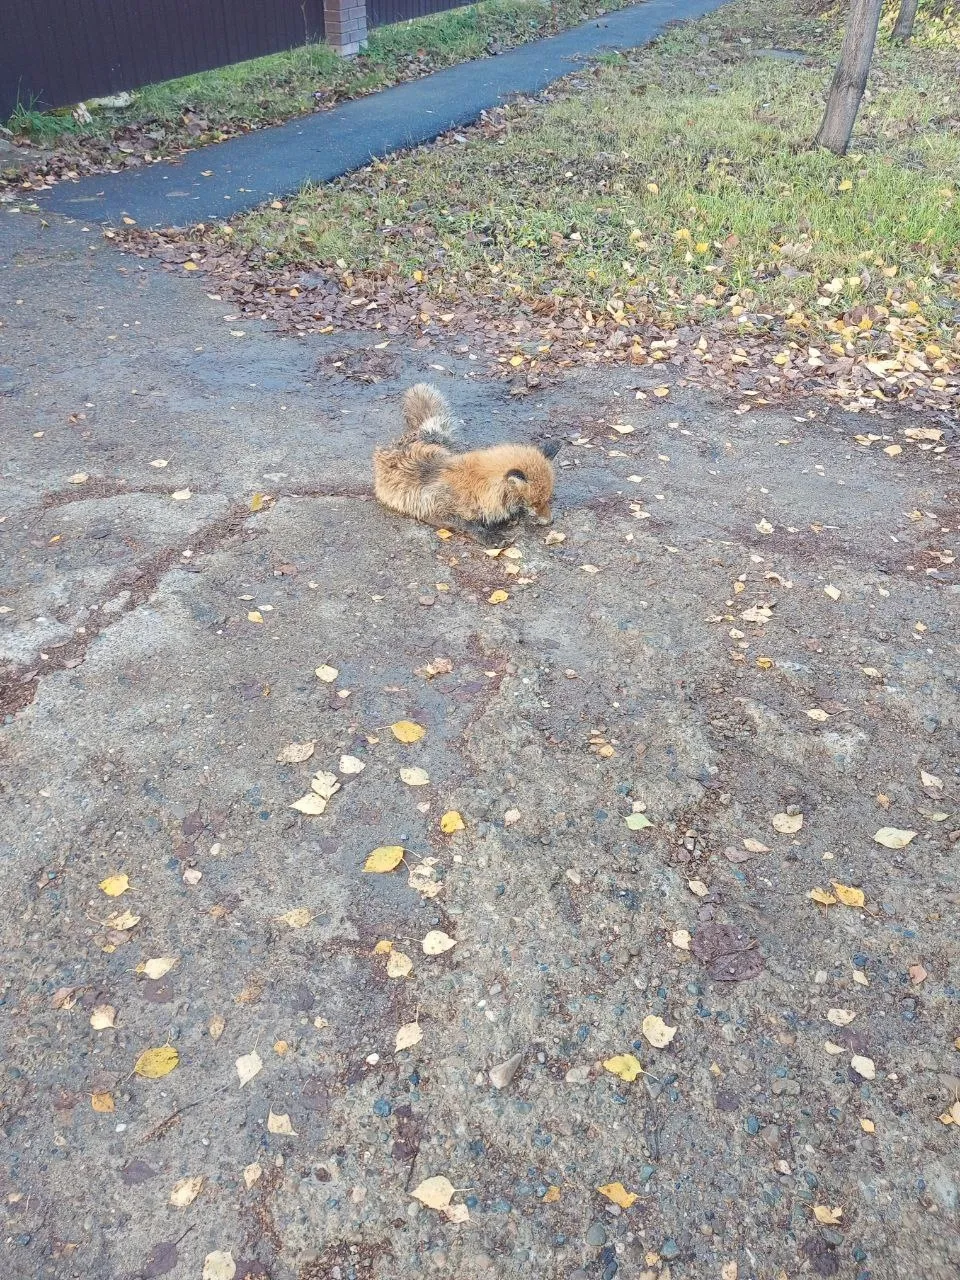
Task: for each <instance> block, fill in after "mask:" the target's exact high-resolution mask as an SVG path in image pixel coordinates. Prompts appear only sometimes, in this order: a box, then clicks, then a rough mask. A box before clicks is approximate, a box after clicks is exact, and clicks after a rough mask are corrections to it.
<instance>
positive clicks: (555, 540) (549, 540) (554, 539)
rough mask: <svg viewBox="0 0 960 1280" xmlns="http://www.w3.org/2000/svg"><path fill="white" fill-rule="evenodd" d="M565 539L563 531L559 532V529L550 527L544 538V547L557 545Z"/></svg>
mask: <svg viewBox="0 0 960 1280" xmlns="http://www.w3.org/2000/svg"><path fill="white" fill-rule="evenodd" d="M566 540H567V535H566V534H565V533H561V532H560V531H559V529H551V530H550V532H549V533H548V534H547V536H546V537H545V538H544V540H543V545H544V546H545V547H558V546H559V545H560V543H561V542H566Z"/></svg>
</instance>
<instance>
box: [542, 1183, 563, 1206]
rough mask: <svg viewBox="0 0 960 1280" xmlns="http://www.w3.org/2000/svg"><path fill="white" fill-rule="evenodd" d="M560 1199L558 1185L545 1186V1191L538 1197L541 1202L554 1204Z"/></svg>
mask: <svg viewBox="0 0 960 1280" xmlns="http://www.w3.org/2000/svg"><path fill="white" fill-rule="evenodd" d="M559 1199H560V1188H559V1187H547V1189H546V1192H545V1193H544V1194H543V1195H542V1196H541V1197H540V1203H541V1204H556V1203H557V1201H558V1200H559Z"/></svg>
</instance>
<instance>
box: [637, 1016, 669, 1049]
mask: <svg viewBox="0 0 960 1280" xmlns="http://www.w3.org/2000/svg"><path fill="white" fill-rule="evenodd" d="M640 1030H641V1031H642V1032H643V1038H644V1040H646V1041H647V1043H648V1044H652V1045H653V1047H654V1048H655V1049H665V1048H666V1047H667V1045H668V1044H669V1043H670V1041H671V1040H672V1039H673V1037H674V1036H675V1035H676V1034H677V1030H678V1028H677V1027H671V1026H668V1025H667V1023H666V1022H664V1020H663V1019H662V1018H660V1017H658V1016H657V1015H656V1014H654V1013H648V1014H647V1016H646V1017H645V1018H644V1020H643V1023H642V1024H641V1027H640Z"/></svg>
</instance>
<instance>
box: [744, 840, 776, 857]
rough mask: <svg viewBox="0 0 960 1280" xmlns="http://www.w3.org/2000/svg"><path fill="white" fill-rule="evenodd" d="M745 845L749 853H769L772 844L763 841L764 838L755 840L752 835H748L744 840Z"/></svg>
mask: <svg viewBox="0 0 960 1280" xmlns="http://www.w3.org/2000/svg"><path fill="white" fill-rule="evenodd" d="M743 847H744V848H745V849H746V851H747V852H748V853H769V852H770V846H769V845H766V844H764V843H763V841H762V840H754V839H753V837H752V836H747V837H746V838H745V839H744V841H743Z"/></svg>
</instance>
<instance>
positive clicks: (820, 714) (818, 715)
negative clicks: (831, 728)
mask: <svg viewBox="0 0 960 1280" xmlns="http://www.w3.org/2000/svg"><path fill="white" fill-rule="evenodd" d="M807 715H808V716H809V717H810V719H811V720H816V721H817V723H818V724H823V722H824V721H825V720H829V719H830V716H829V714H828V713H827V712H826V711H822V710H821V709H820V707H814V708H813V710H812V711H808V712H807Z"/></svg>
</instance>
